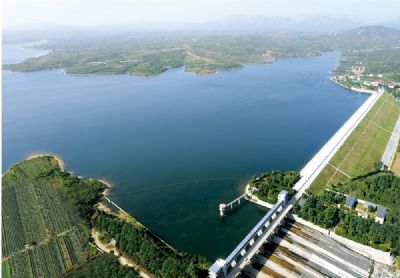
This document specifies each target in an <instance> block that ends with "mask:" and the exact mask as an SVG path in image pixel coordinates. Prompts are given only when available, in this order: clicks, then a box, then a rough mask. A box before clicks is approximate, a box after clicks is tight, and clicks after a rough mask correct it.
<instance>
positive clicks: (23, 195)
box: [13, 181, 48, 244]
mask: <svg viewBox="0 0 400 278" xmlns="http://www.w3.org/2000/svg"><path fill="white" fill-rule="evenodd" d="M34 186H35V184H34V182H33V181H30V182H26V183H24V184H22V183H18V184H15V185H14V186H13V187H14V190H15V196H16V199H17V204H18V209H19V215H20V219H21V222H22V226H23V228H24V234H25V239H26V243H27V244H35V243H39V242H41V241H43V240H45V239H46V238H48V229H47V228H46V225H45V221H44V218H43V212H42V209H41V206H40V205H39V200H38V196H37V195H36V192H35V190H34Z"/></svg>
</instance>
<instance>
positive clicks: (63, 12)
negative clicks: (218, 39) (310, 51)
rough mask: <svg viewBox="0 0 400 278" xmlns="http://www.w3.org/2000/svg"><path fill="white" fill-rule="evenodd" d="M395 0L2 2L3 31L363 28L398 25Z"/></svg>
mask: <svg viewBox="0 0 400 278" xmlns="http://www.w3.org/2000/svg"><path fill="white" fill-rule="evenodd" d="M397 6H399V3H398V1H396V0H381V1H378V0H367V1H365V0H364V1H363V0H353V1H351V3H348V1H345V0H327V1H320V0H301V1H295V0H282V1H261V0H248V1H239V0H233V1H228V0H216V1H215V0H214V1H213V0H204V1H201V2H200V1H184V0H168V1H162V0H147V1H139V0H112V1H111V0H70V1H65V0H36V1H29V0H4V1H3V28H5V29H15V28H23V27H25V26H30V27H32V26H38V25H41V26H46V25H69V26H84V27H93V26H104V25H129V26H135V27H152V28H158V27H162V28H167V27H171V28H175V27H176V26H182V25H184V24H188V25H199V24H204V23H209V22H219V21H221V20H228V21H229V20H230V19H231V18H235V17H238V18H241V19H243V18H248V17H255V18H257V17H288V18H304V17H313V16H322V17H334V18H343V19H344V20H346V21H349V22H350V21H352V22H356V23H359V24H381V23H386V22H391V21H393V22H396V23H397V22H398V21H399V15H398V13H397V11H398V9H397V8H396V7H397Z"/></svg>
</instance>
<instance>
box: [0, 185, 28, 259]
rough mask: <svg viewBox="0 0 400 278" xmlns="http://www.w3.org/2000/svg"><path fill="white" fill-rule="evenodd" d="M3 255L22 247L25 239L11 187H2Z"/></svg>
mask: <svg viewBox="0 0 400 278" xmlns="http://www.w3.org/2000/svg"><path fill="white" fill-rule="evenodd" d="M2 196H3V197H2V209H3V211H2V214H1V217H2V223H3V225H2V226H3V231H2V251H3V257H7V256H9V255H10V254H12V253H14V252H16V251H18V250H21V249H23V248H24V246H25V243H26V240H25V234H24V231H23V227H22V223H21V220H20V215H19V209H18V205H17V200H16V197H15V192H14V189H13V187H6V188H3V189H2Z"/></svg>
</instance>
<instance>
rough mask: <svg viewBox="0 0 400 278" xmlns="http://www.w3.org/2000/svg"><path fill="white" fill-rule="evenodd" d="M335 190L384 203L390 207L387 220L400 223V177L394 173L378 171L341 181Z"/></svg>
mask: <svg viewBox="0 0 400 278" xmlns="http://www.w3.org/2000/svg"><path fill="white" fill-rule="evenodd" d="M334 190H336V191H338V192H342V193H345V194H352V195H355V196H356V197H357V198H359V199H362V200H367V201H371V202H373V203H375V204H378V205H383V206H385V207H386V208H387V209H388V214H387V216H386V221H387V222H390V223H393V224H395V223H400V199H399V196H400V177H398V176H395V175H393V174H392V173H377V174H373V175H370V176H366V177H362V178H357V179H352V180H349V181H347V182H345V183H340V184H338V185H336V186H335V187H334Z"/></svg>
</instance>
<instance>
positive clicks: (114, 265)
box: [66, 253, 139, 278]
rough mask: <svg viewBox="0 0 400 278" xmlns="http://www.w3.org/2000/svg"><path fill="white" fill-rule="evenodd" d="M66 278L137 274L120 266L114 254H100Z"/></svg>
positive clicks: (131, 277)
mask: <svg viewBox="0 0 400 278" xmlns="http://www.w3.org/2000/svg"><path fill="white" fill-rule="evenodd" d="M66 277H67V278H82V277H109V278H136V277H139V275H138V274H137V273H136V272H135V271H134V270H133V269H132V268H129V267H127V266H122V265H121V264H120V263H119V262H118V261H117V259H116V258H115V256H114V255H112V254H105V253H104V254H101V255H98V256H97V257H95V258H94V259H92V260H91V261H89V262H87V263H86V264H85V265H84V266H83V267H80V268H77V269H75V270H73V271H71V272H70V273H68V274H67V275H66Z"/></svg>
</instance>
